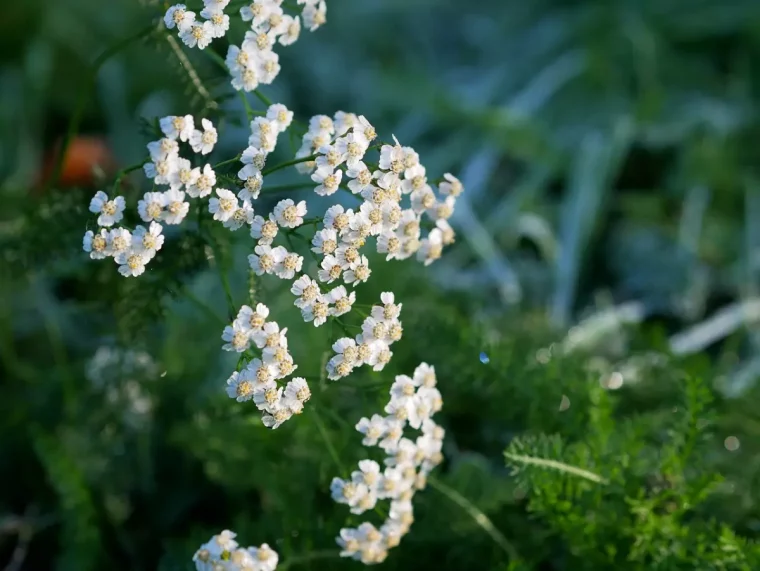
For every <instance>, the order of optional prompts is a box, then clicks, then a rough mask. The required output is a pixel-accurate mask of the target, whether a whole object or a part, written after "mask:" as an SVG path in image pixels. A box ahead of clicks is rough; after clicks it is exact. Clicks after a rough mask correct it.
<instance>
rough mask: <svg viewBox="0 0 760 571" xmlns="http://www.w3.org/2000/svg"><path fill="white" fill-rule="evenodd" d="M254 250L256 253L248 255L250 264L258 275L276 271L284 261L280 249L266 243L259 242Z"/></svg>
mask: <svg viewBox="0 0 760 571" xmlns="http://www.w3.org/2000/svg"><path fill="white" fill-rule="evenodd" d="M253 251H254V252H256V253H255V254H250V255H249V256H248V264H249V265H250V267H251V269H252V270H253V271H254V272H256V275H257V276H261V275H263V274H271V273H274V271H275V269H276V267H277V265H278V264H279V263H280V262H281V261H282V257H280V250H277V249H272V248H271V247H270V246H268V245H266V244H259V245H258V246H256V247H255V248H254V249H253Z"/></svg>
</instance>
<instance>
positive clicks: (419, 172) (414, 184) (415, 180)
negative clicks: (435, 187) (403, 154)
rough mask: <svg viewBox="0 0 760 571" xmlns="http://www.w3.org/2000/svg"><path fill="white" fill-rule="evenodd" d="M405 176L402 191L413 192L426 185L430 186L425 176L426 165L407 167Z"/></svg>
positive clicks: (404, 192)
mask: <svg viewBox="0 0 760 571" xmlns="http://www.w3.org/2000/svg"><path fill="white" fill-rule="evenodd" d="M407 158H408V157H407ZM404 176H405V177H406V178H405V179H404V180H403V181H402V182H401V192H402V193H403V194H411V193H412V192H414V191H415V190H420V189H422V188H425V187H428V188H429V185H428V183H427V177H426V176H425V167H423V166H422V165H420V164H418V165H416V166H414V167H412V168H408V169H406V171H405V174H404Z"/></svg>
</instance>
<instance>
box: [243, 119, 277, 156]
mask: <svg viewBox="0 0 760 571" xmlns="http://www.w3.org/2000/svg"><path fill="white" fill-rule="evenodd" d="M278 133H279V131H278V128H277V125H276V124H275V123H273V122H272V121H270V120H269V119H267V118H265V117H256V118H255V119H254V120H253V121H251V136H250V137H248V144H249V145H250V146H252V147H255V148H257V149H261V150H262V151H265V152H267V153H271V152H272V151H274V149H275V147H276V145H277V134H278Z"/></svg>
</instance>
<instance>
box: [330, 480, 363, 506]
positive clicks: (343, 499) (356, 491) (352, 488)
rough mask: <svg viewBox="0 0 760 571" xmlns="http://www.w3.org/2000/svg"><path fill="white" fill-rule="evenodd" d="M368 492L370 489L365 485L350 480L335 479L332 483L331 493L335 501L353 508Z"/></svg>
mask: <svg viewBox="0 0 760 571" xmlns="http://www.w3.org/2000/svg"><path fill="white" fill-rule="evenodd" d="M368 491H369V489H368V488H367V486H366V485H365V484H357V483H355V482H352V481H350V480H348V481H346V480H343V479H341V478H333V479H332V482H330V493H331V494H332V498H333V500H335V501H336V502H338V503H339V504H347V505H349V506H351V507H353V506H355V505H356V504H357V503H358V502H359V500H360V499H361V498H362V496H365V495H366V494H367V492H368Z"/></svg>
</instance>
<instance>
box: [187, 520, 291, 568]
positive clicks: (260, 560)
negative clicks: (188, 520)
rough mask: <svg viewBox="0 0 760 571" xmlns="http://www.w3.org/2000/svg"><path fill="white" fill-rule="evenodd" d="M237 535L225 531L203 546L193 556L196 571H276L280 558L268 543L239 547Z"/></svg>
mask: <svg viewBox="0 0 760 571" xmlns="http://www.w3.org/2000/svg"><path fill="white" fill-rule="evenodd" d="M235 537H236V534H234V533H233V532H231V531H230V530H228V529H225V530H224V531H223V532H222V533H220V534H219V535H215V536H214V537H212V538H211V539H209V540H208V542H206V543H204V544H203V545H201V547H200V549H198V551H196V552H195V555H193V562H194V563H195V569H196V571H274V570H275V569H276V568H277V562H278V560H279V556H278V555H277V552H276V551H274V550H273V549H272V548H271V547H269V546H268V545H267V544H266V543H264V544H262V545H261V546H260V547H248V548H244V547H239V546H238V542H237V541H235Z"/></svg>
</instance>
